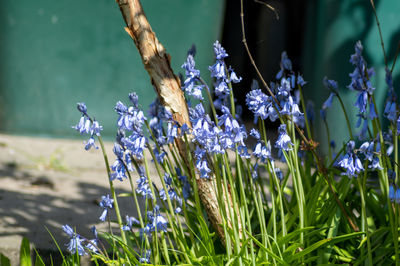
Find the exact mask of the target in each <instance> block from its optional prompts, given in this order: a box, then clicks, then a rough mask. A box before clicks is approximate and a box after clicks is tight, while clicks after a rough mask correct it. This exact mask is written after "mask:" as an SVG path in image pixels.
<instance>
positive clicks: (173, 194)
mask: <svg viewBox="0 0 400 266" xmlns="http://www.w3.org/2000/svg"><path fill="white" fill-rule="evenodd" d="M164 182H165V185H166V187H167V191H165V190H164V189H163V188H162V189H161V190H160V199H162V200H164V201H166V200H167V194H168V197H169V199H170V200H171V201H175V202H176V203H178V207H176V208H175V213H180V212H181V211H182V209H181V206H182V199H181V198H180V197H179V196H178V194H177V193H176V191H175V189H174V188H173V187H172V178H171V177H170V176H169V174H167V173H166V174H165V175H164Z"/></svg>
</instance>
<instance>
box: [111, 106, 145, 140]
mask: <svg viewBox="0 0 400 266" xmlns="http://www.w3.org/2000/svg"><path fill="white" fill-rule="evenodd" d="M114 109H115V111H116V112H117V113H118V115H119V117H118V121H117V126H118V128H119V129H122V130H128V131H137V132H141V131H142V126H143V124H144V121H145V120H146V117H145V116H144V114H143V112H142V111H141V110H139V109H138V108H137V106H129V107H127V106H125V105H124V104H123V103H122V102H120V101H118V102H117V103H116V105H115V108H114Z"/></svg>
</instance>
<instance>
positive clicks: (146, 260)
mask: <svg viewBox="0 0 400 266" xmlns="http://www.w3.org/2000/svg"><path fill="white" fill-rule="evenodd" d="M150 256H151V250H146V251H145V252H144V253H142V256H141V257H140V258H139V262H140V263H146V264H150Z"/></svg>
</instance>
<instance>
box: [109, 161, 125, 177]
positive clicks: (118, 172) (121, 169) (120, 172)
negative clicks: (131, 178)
mask: <svg viewBox="0 0 400 266" xmlns="http://www.w3.org/2000/svg"><path fill="white" fill-rule="evenodd" d="M126 178H127V176H126V169H125V165H124V163H123V161H122V160H121V159H119V158H117V159H116V160H115V162H114V163H113V164H112V165H111V175H110V180H111V181H113V180H115V179H118V180H119V181H123V180H124V179H126Z"/></svg>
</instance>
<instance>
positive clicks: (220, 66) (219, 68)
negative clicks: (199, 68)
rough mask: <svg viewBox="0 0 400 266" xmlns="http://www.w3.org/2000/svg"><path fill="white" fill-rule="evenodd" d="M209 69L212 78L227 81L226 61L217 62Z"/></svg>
mask: <svg viewBox="0 0 400 266" xmlns="http://www.w3.org/2000/svg"><path fill="white" fill-rule="evenodd" d="M208 69H209V70H210V72H211V77H215V78H217V79H221V80H222V79H226V78H227V76H226V72H225V63H224V61H221V60H217V62H215V64H214V65H212V66H209V67H208Z"/></svg>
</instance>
